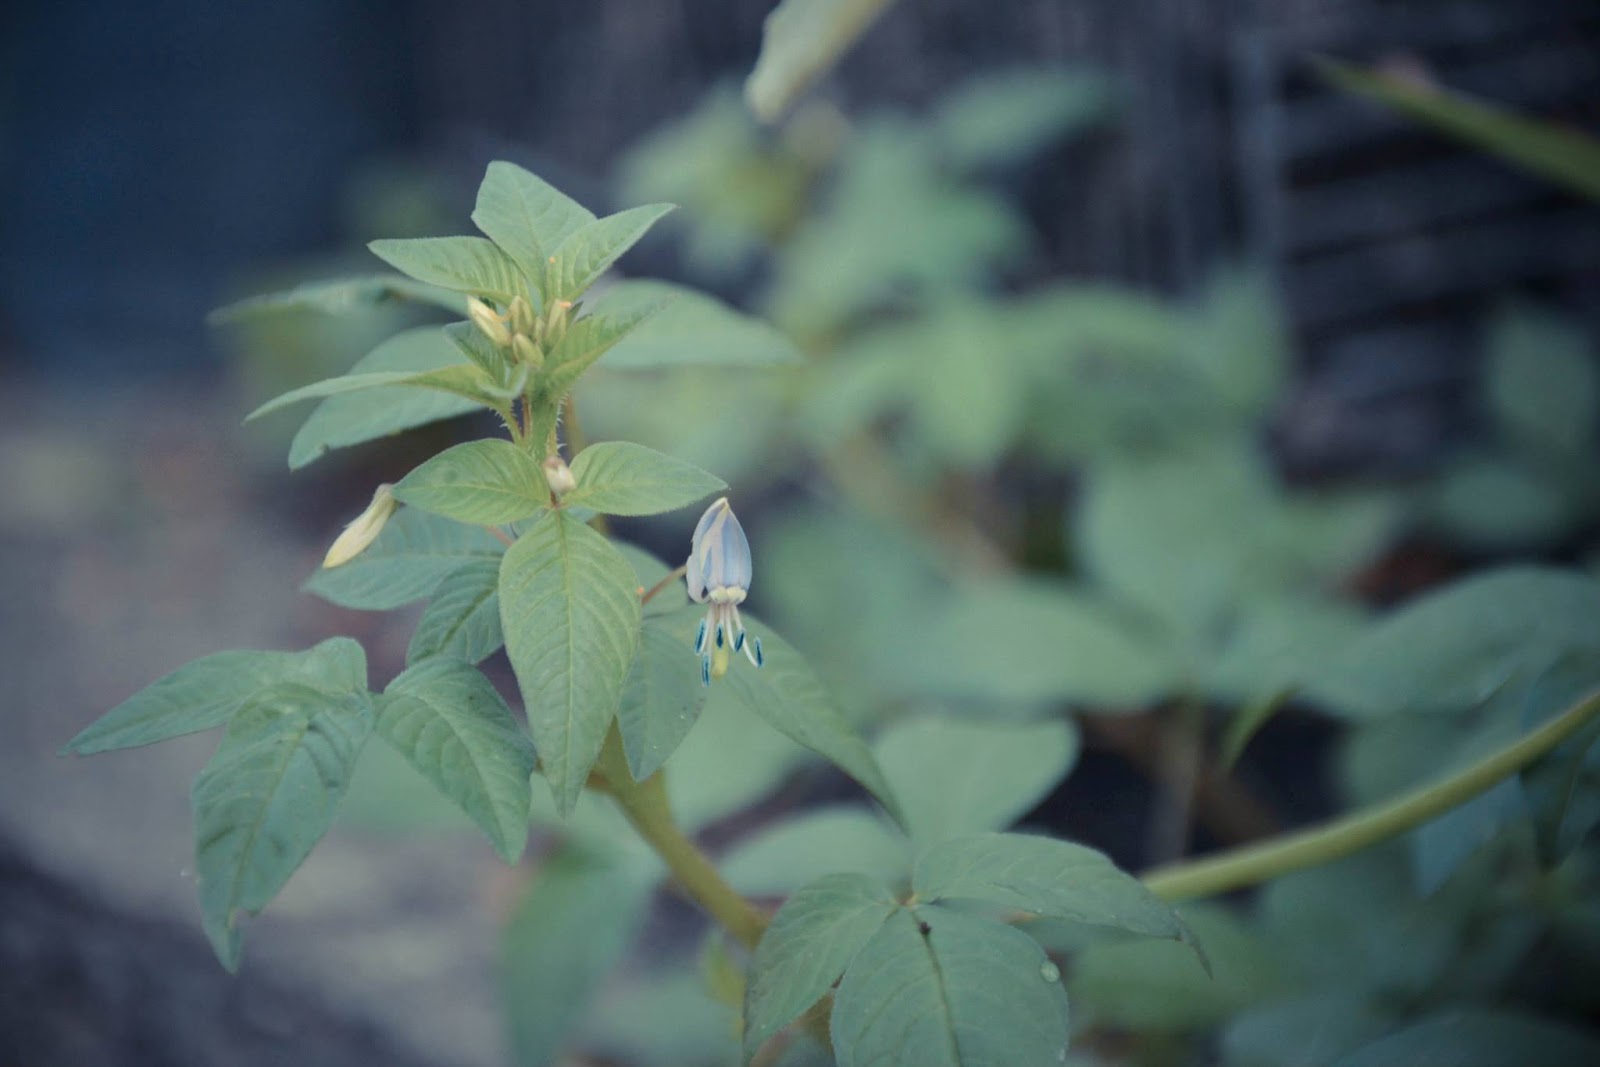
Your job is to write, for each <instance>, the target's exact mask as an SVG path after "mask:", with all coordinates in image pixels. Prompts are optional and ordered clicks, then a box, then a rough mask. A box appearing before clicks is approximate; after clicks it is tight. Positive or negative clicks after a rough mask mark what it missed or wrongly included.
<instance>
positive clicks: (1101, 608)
mask: <svg viewBox="0 0 1600 1067" xmlns="http://www.w3.org/2000/svg"><path fill="white" fill-rule="evenodd" d="M884 656H885V660H886V663H885V667H886V669H887V668H888V667H890V666H892V667H893V668H894V670H895V675H896V677H895V681H896V687H897V688H899V689H900V690H901V691H902V692H904V693H906V694H908V695H912V696H922V697H931V698H943V699H953V700H961V701H969V702H982V703H983V704H985V705H990V706H992V705H993V704H995V703H1000V702H1004V703H1034V702H1057V701H1074V702H1077V703H1082V704H1089V705H1093V706H1095V708H1096V710H1106V709H1107V708H1135V709H1136V708H1140V707H1143V706H1145V705H1147V704H1149V703H1150V702H1151V701H1152V700H1156V699H1158V698H1160V697H1161V696H1163V695H1165V694H1166V693H1168V692H1170V691H1171V689H1172V687H1173V686H1174V685H1176V684H1177V681H1178V678H1179V665H1178V662H1177V660H1176V658H1175V656H1174V654H1173V653H1171V652H1169V651H1168V650H1167V649H1166V648H1165V647H1164V646H1163V644H1162V641H1161V634H1160V633H1159V632H1155V633H1152V632H1148V631H1141V629H1140V628H1139V627H1137V626H1136V625H1134V624H1133V622H1132V621H1131V620H1129V619H1127V618H1126V617H1125V616H1124V615H1123V614H1121V613H1119V612H1117V611H1115V610H1114V609H1113V608H1112V607H1111V606H1110V605H1108V604H1106V603H1104V602H1103V601H1100V600H1097V599H1094V598H1092V597H1089V596H1085V595H1083V594H1081V593H1078V592H1076V591H1073V590H1070V589H1069V588H1067V587H1065V586H1058V585H1053V584H1051V583H1047V582H1028V583H1024V582H1020V581H1009V580H1002V581H990V582H985V583H983V584H980V585H974V586H970V587H965V588H959V589H958V590H957V591H956V593H955V596H954V597H953V602H951V603H948V604H947V605H944V606H943V607H942V608H941V609H940V610H938V611H937V614H933V615H932V617H931V618H930V619H929V620H928V622H927V623H926V624H925V625H922V626H917V627H910V626H907V627H903V628H902V631H901V636H900V638H899V640H898V641H896V642H895V643H894V644H892V645H890V646H889V647H888V648H887V649H886V650H885V652H884Z"/></svg>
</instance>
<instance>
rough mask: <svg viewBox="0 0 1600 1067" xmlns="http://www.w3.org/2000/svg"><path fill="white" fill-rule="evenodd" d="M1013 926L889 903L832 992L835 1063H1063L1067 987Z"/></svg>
mask: <svg viewBox="0 0 1600 1067" xmlns="http://www.w3.org/2000/svg"><path fill="white" fill-rule="evenodd" d="M1060 977H1061V976H1060V972H1059V971H1058V970H1057V969H1056V966H1055V964H1053V963H1051V962H1050V960H1049V958H1048V957H1046V956H1045V954H1044V952H1043V950H1041V949H1040V948H1039V946H1038V945H1037V944H1035V943H1034V942H1033V940H1032V939H1031V938H1030V937H1028V936H1027V935H1026V934H1024V933H1022V932H1021V931H1019V930H1015V929H1013V928H1011V927H1009V926H1002V925H1000V924H999V923H994V922H990V921H988V920H986V919H979V918H975V917H973V916H971V915H965V914H962V913H960V912H955V911H950V910H948V909H945V908H941V907H938V906H927V907H918V908H916V909H915V910H914V911H913V910H901V911H897V912H895V913H894V914H893V915H891V916H890V917H889V919H888V920H887V921H886V922H885V923H884V924H883V926H882V927H881V928H879V930H878V932H877V933H876V934H875V935H874V936H873V938H872V940H870V941H868V942H867V944H866V946H865V947H864V948H863V949H862V950H861V952H860V953H859V954H858V955H857V956H856V958H855V960H854V961H852V962H851V964H850V969H849V970H847V971H846V972H845V975H844V980H843V981H842V982H840V983H839V989H838V992H837V993H835V994H834V1001H833V1022H832V1032H833V1047H834V1052H835V1053H836V1054H837V1055H838V1057H839V1067H866V1065H868V1064H888V1063H894V1064H916V1065H917V1067H1019V1065H1020V1064H1025V1063H1026V1064H1052V1063H1060V1062H1062V1060H1063V1057H1064V1056H1065V1055H1066V1048H1067V1038H1068V1034H1067V994H1066V990H1064V989H1062V988H1061V982H1060Z"/></svg>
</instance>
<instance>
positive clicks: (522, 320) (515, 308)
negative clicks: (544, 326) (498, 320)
mask: <svg viewBox="0 0 1600 1067" xmlns="http://www.w3.org/2000/svg"><path fill="white" fill-rule="evenodd" d="M506 317H507V318H509V319H510V320H511V332H512V333H526V334H531V333H533V325H534V322H535V321H536V320H535V318H534V314H533V305H532V304H530V303H528V300H527V297H522V296H519V297H517V298H516V299H514V300H512V301H511V307H509V308H508V309H507V310H506Z"/></svg>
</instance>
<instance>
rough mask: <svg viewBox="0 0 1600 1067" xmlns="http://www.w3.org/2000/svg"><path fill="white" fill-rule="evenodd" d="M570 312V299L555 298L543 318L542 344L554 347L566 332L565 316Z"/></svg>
mask: <svg viewBox="0 0 1600 1067" xmlns="http://www.w3.org/2000/svg"><path fill="white" fill-rule="evenodd" d="M570 314H572V301H570V300H557V301H556V302H555V303H554V304H553V305H552V306H551V308H550V313H549V314H548V315H546V316H545V319H544V346H545V347H546V348H554V347H555V346H556V345H558V344H560V343H561V338H562V337H564V336H565V335H566V332H567V316H569V315H570Z"/></svg>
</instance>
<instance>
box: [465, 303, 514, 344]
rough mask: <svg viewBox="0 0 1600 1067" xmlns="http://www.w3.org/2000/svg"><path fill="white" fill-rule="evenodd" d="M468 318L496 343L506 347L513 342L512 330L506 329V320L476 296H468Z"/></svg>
mask: <svg viewBox="0 0 1600 1067" xmlns="http://www.w3.org/2000/svg"><path fill="white" fill-rule="evenodd" d="M467 318H469V319H471V320H472V324H473V325H474V326H476V327H477V328H478V329H480V330H482V331H483V335H484V336H485V337H487V338H488V339H489V340H491V341H493V342H494V343H495V344H497V345H500V346H501V347H504V346H506V345H508V344H510V343H511V331H510V330H508V329H506V324H505V320H504V319H502V318H501V317H500V315H499V314H498V313H497V312H496V311H495V310H494V308H492V307H490V306H489V305H488V304H485V303H484V302H483V301H482V300H479V299H478V298H477V297H475V296H469V297H467Z"/></svg>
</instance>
